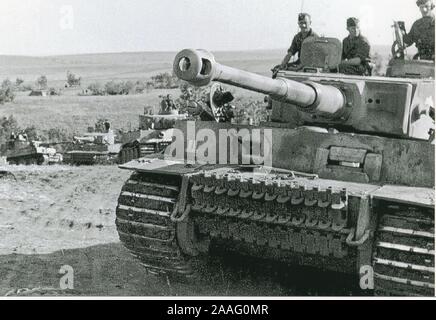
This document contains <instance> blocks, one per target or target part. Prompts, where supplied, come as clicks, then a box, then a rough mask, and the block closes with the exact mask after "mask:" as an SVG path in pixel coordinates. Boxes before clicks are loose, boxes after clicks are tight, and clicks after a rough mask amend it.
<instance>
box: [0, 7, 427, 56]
mask: <svg viewBox="0 0 436 320" xmlns="http://www.w3.org/2000/svg"><path fill="white" fill-rule="evenodd" d="M302 2H304V6H303V11H305V12H309V13H310V14H311V15H312V19H313V27H314V29H315V30H316V31H317V32H318V33H319V34H323V35H326V36H332V37H337V38H341V39H342V38H343V37H345V36H346V34H347V32H346V30H345V22H346V18H347V17H349V16H356V17H359V18H360V19H361V24H362V29H363V30H364V33H365V35H366V36H367V38H368V39H369V40H370V42H371V43H372V44H387V45H390V44H391V43H392V41H393V31H392V28H391V25H392V22H393V20H403V21H406V27H407V29H410V27H411V25H412V23H413V21H414V20H415V19H417V18H419V17H420V13H419V10H418V8H417V7H416V4H415V0H364V1H351V0H304V1H303V0H70V1H66V0H19V1H16V0H0V30H1V32H0V54H10V55H54V54H75V53H96V52H122V51H178V50H180V49H182V48H186V47H193V48H205V49H209V50H213V51H217V50H251V49H277V48H287V47H289V45H290V41H291V38H292V35H293V34H294V33H296V32H297V14H298V12H299V11H300V10H301V7H302V5H303V3H302Z"/></svg>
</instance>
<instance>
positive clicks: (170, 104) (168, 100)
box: [161, 94, 177, 114]
mask: <svg viewBox="0 0 436 320" xmlns="http://www.w3.org/2000/svg"><path fill="white" fill-rule="evenodd" d="M176 109H177V107H176V105H175V103H174V101H173V99H172V96H171V95H170V94H168V95H167V96H166V97H165V98H163V100H162V102H161V113H162V114H169V113H171V112H172V111H173V110H176Z"/></svg>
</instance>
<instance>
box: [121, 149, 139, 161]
mask: <svg viewBox="0 0 436 320" xmlns="http://www.w3.org/2000/svg"><path fill="white" fill-rule="evenodd" d="M138 158H139V148H138V147H137V146H135V147H128V148H123V149H122V150H121V151H120V154H119V160H118V162H119V163H121V164H123V163H126V162H129V161H132V160H134V159H138Z"/></svg>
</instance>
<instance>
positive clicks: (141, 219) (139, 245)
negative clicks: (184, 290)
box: [116, 173, 193, 278]
mask: <svg viewBox="0 0 436 320" xmlns="http://www.w3.org/2000/svg"><path fill="white" fill-rule="evenodd" d="M171 179H172V180H171ZM177 179H178V178H171V177H165V176H162V175H160V176H159V175H157V174H150V173H133V174H132V176H131V177H130V179H129V180H128V181H127V182H126V183H125V184H124V186H123V188H122V190H121V194H120V196H119V199H118V206H117V209H116V216H117V218H116V226H117V230H118V234H119V237H120V240H121V242H122V243H123V244H124V246H125V247H126V248H127V249H128V250H129V251H130V253H131V254H132V255H133V256H135V257H136V258H137V259H139V260H140V262H141V264H142V265H143V266H144V267H145V268H146V270H147V271H149V272H150V273H153V274H166V275H170V276H176V277H179V278H186V277H189V276H192V274H193V272H192V269H191V267H190V265H189V263H188V262H187V261H186V260H185V258H184V256H183V255H182V253H181V251H180V249H179V247H178V245H177V240H176V224H175V223H174V222H173V221H171V218H170V216H171V213H172V212H173V210H174V207H175V206H176V203H177V200H178V199H177V197H178V194H179V189H180V183H181V182H180V181H178V180H177Z"/></svg>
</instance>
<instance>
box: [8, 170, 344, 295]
mask: <svg viewBox="0 0 436 320" xmlns="http://www.w3.org/2000/svg"><path fill="white" fill-rule="evenodd" d="M1 169H8V170H10V171H11V172H12V173H13V174H14V176H15V178H16V180H15V179H13V177H12V176H9V177H7V178H0V296H4V295H9V296H15V295H32V296H34V295H36V296H41V295H91V296H94V295H99V296H106V295H112V296H113V295H116V296H127V295H141V296H167V295H171V296H176V295H177V296H198V295H212V296H227V295H231V296H259V295H260V296H283V295H295V294H297V295H306V294H318V292H311V290H310V289H307V287H306V285H307V283H311V282H312V283H313V282H317V284H318V280H322V279H324V278H325V277H326V275H322V276H321V278H317V277H319V275H314V278H312V277H311V278H310V279H304V277H303V278H301V275H299V274H292V273H290V272H289V270H288V269H286V271H284V269H283V268H282V269H280V268H275V269H271V268H270V267H269V266H268V265H262V264H259V263H252V262H249V261H246V259H243V258H240V257H239V258H230V259H229V260H230V261H223V259H220V258H211V259H209V260H207V261H204V264H203V266H205V267H206V268H204V270H203V271H204V272H203V273H202V276H201V278H200V280H197V281H196V282H195V283H177V282H173V281H169V280H168V279H165V278H161V277H156V276H154V275H151V274H147V273H146V272H145V271H144V269H143V268H142V267H141V266H140V264H139V263H138V262H137V261H136V260H135V259H134V258H133V257H131V256H130V255H129V253H128V252H127V251H126V250H125V249H124V247H123V246H122V245H121V244H120V242H119V239H118V234H117V232H116V228H115V207H116V201H117V198H118V194H119V192H120V190H121V187H122V184H123V183H124V181H125V180H126V179H127V178H128V176H129V175H130V173H129V172H127V171H123V170H120V169H118V168H117V167H115V166H94V167H69V166H49V167H39V166H11V167H4V168H0V170H1ZM63 265H69V266H71V267H72V268H73V270H74V290H72V291H61V290H59V280H60V278H61V277H62V275H61V274H59V269H60V268H61V267H62V266H63ZM305 274H306V276H307V275H308V274H307V273H305ZM306 280H307V281H306ZM332 281H334V282H335V285H338V284H339V286H341V285H340V281H341V280H340V279H332ZM344 281H345V280H344ZM296 283H298V285H302V287H304V288H303V289H301V288H298V285H296ZM317 284H316V286H317ZM326 288H327V292H325V293H324V294H338V292H337V291H333V292H329V290H330V287H326ZM301 290H302V291H301ZM344 294H347V293H346V292H345V293H344Z"/></svg>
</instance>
